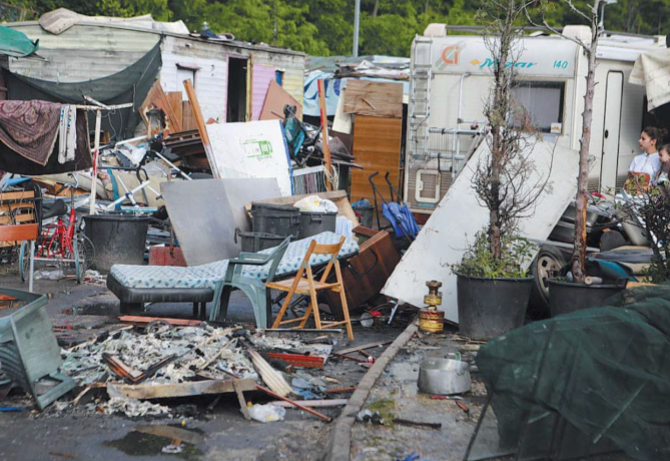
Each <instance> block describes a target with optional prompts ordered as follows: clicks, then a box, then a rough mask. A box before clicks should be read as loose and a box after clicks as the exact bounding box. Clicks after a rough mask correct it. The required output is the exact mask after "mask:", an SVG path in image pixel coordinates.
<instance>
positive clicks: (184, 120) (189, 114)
mask: <svg viewBox="0 0 670 461" xmlns="http://www.w3.org/2000/svg"><path fill="white" fill-rule="evenodd" d="M181 107H182V113H181V129H182V130H184V131H191V130H197V129H198V125H196V124H195V118H194V117H193V111H192V110H191V103H190V102H188V101H182V106H181Z"/></svg>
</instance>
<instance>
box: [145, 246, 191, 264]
mask: <svg viewBox="0 0 670 461" xmlns="http://www.w3.org/2000/svg"><path fill="white" fill-rule="evenodd" d="M149 265H150V266H173V267H186V266H187V264H186V260H185V259H184V254H183V253H182V251H181V248H179V247H160V246H154V247H151V248H149Z"/></svg>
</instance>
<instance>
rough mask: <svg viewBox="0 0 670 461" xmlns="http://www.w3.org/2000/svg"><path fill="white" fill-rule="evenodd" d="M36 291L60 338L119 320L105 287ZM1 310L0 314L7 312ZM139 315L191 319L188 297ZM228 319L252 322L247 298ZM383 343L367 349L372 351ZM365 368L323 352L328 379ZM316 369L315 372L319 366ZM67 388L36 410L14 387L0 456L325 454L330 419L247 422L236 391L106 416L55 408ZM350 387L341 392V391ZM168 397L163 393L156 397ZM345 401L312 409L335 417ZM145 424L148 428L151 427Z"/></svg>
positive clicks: (378, 336) (12, 277)
mask: <svg viewBox="0 0 670 461" xmlns="http://www.w3.org/2000/svg"><path fill="white" fill-rule="evenodd" d="M0 285H1V286H5V287H13V288H19V289H26V286H25V285H22V284H21V282H20V280H19V278H18V276H17V275H16V274H14V273H13V272H12V271H8V270H7V269H6V268H5V269H4V273H3V274H2V275H0ZM35 291H36V292H39V293H45V294H48V295H49V296H50V297H51V299H50V301H49V304H48V305H47V311H48V313H49V316H50V318H51V319H52V321H53V323H54V325H56V326H58V327H60V328H59V329H58V333H57V336H58V337H59V341H61V342H62V343H63V344H66V345H67V344H76V343H78V342H80V341H84V340H86V339H87V338H89V337H91V336H92V335H94V334H99V333H101V332H103V331H105V330H106V329H109V328H112V327H113V326H114V325H116V324H118V319H117V317H118V315H119V306H118V301H117V299H116V297H115V296H114V295H113V294H111V293H110V292H108V290H107V289H106V288H105V287H104V286H93V285H77V284H75V283H74V282H71V281H59V282H55V281H48V280H39V281H36V283H35ZM11 312H12V311H11V310H10V309H4V310H0V316H5V315H8V314H10V313H11ZM145 315H150V316H154V317H176V318H190V317H191V315H192V309H191V306H190V305H188V304H162V305H152V306H150V307H149V308H148V309H147V312H146V313H145ZM229 315H230V318H231V321H234V322H236V323H237V322H242V323H247V324H250V323H251V322H253V313H252V311H251V305H250V303H249V302H248V301H247V300H246V298H244V296H243V295H240V294H239V293H237V294H234V295H233V298H232V299H231V306H230V308H229ZM405 326H406V324H397V325H394V326H393V327H388V326H375V327H373V328H367V329H366V328H363V327H361V326H360V325H356V326H355V327H354V328H355V335H356V341H354V342H353V343H349V342H348V341H347V340H346V339H344V340H343V341H342V342H341V344H339V345H338V346H336V349H337V347H347V346H348V345H349V344H351V345H357V344H364V343H369V342H373V341H381V340H386V339H388V340H392V339H394V338H395V337H396V336H397V335H398V334H399V333H400V332H402V330H403V329H404V327H405ZM382 351H383V348H376V349H372V350H369V351H368V352H369V353H370V354H371V355H374V356H379V355H380V354H381V353H382ZM366 371H367V368H366V367H364V366H362V365H361V364H359V363H357V362H353V361H349V360H343V359H335V360H332V359H331V360H329V361H328V363H327V364H326V367H325V368H324V370H323V374H324V375H327V376H329V377H332V378H335V379H337V380H338V383H337V384H332V385H331V386H333V387H338V388H344V387H350V386H356V384H357V383H358V382H359V381H360V379H361V378H362V377H363V375H364V374H365V372H366ZM313 374H315V375H316V374H317V373H316V372H315V373H313ZM73 395H74V393H72V394H71V395H68V396H67V397H66V398H63V399H61V400H60V401H59V403H56V404H54V405H52V406H51V407H49V408H48V409H47V410H46V411H45V412H44V413H41V414H40V413H36V412H34V411H33V408H32V403H31V401H30V400H29V399H28V398H26V397H25V394H23V393H22V392H20V391H18V392H17V391H16V390H15V391H13V393H12V394H10V396H8V398H7V399H5V400H3V402H2V406H3V407H7V406H18V407H21V408H22V409H21V411H17V412H0V460H34V461H38V460H67V459H75V460H125V459H135V458H136V459H142V460H154V459H155V460H159V459H160V460H163V459H165V460H167V459H184V460H267V461H269V460H296V461H306V460H317V459H319V458H321V457H322V456H323V454H324V450H325V447H326V444H327V441H328V437H329V435H330V430H331V428H332V424H328V423H326V422H324V421H322V420H320V419H318V418H316V417H314V416H312V415H309V414H307V413H304V412H301V411H299V410H293V409H287V412H286V419H285V420H284V421H281V422H275V423H267V424H263V423H259V422H254V421H251V422H249V421H246V420H245V419H244V418H243V417H242V414H241V412H240V409H239V404H238V401H237V399H236V398H235V397H234V396H233V395H223V397H222V398H221V399H220V401H219V402H218V403H217V404H216V406H214V408H212V409H209V408H208V407H209V406H210V405H211V404H212V403H213V401H214V399H215V398H214V397H212V396H207V397H205V396H203V397H199V398H182V399H172V400H170V401H167V404H168V405H169V406H170V407H171V408H172V410H173V412H172V413H173V414H172V415H171V417H170V418H166V417H144V418H128V417H126V416H122V415H106V414H100V413H96V412H95V411H91V410H86V409H85V405H84V402H82V405H81V407H83V408H81V407H80V408H77V409H73V408H71V407H69V408H65V409H62V408H60V407H62V406H66V405H65V403H62V404H61V403H60V402H67V401H71V400H72V398H73ZM349 395H350V394H342V395H338V396H337V397H338V398H347V397H348V396H349ZM245 396H246V398H247V400H248V401H251V402H253V403H263V402H266V401H268V398H267V396H266V395H265V394H262V393H259V392H248V393H245ZM161 403H166V401H161ZM342 408H343V407H337V408H322V409H319V411H320V412H321V413H323V414H325V415H327V416H330V417H333V418H336V417H337V416H338V415H339V412H340V411H341V410H342ZM148 426H151V427H148ZM175 437H178V438H179V439H180V440H181V445H182V451H181V453H178V454H165V453H163V452H162V450H163V448H164V447H166V446H168V445H170V444H171V443H172V440H173V439H174V438H175Z"/></svg>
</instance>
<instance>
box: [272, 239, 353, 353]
mask: <svg viewBox="0 0 670 461" xmlns="http://www.w3.org/2000/svg"><path fill="white" fill-rule="evenodd" d="M344 241H345V238H344V237H342V238H341V239H340V242H339V243H337V244H333V245H322V244H318V243H316V240H312V243H311V244H310V246H309V249H308V250H307V254H306V255H305V258H304V259H303V260H302V263H301V264H300V269H299V270H298V273H297V274H296V276H295V277H293V278H290V279H286V280H282V281H280V282H271V283H267V284H266V285H265V286H266V287H267V288H268V289H273V290H278V291H285V292H287V295H286V299H285V300H284V303H283V304H282V307H281V310H280V311H279V314H278V315H277V318H276V319H275V321H274V324H273V325H272V328H279V327H280V326H281V325H286V324H291V323H298V322H299V325H298V326H297V327H294V328H304V327H305V325H306V324H307V320H309V317H310V316H311V315H314V323H315V324H316V329H317V330H321V329H325V328H332V327H334V326H337V325H346V328H347V335H348V336H349V340H350V341H353V340H354V332H353V329H352V327H351V318H350V317H349V307H348V304H347V296H346V293H345V291H344V282H343V281H342V270H341V268H340V263H339V261H338V259H337V255H338V254H339V252H340V249H341V248H342V245H343V244H344ZM312 254H323V255H330V256H331V259H330V261H329V262H328V265H327V266H326V269H325V270H324V271H323V274H322V275H321V279H320V280H318V281H316V280H314V274H313V273H312V267H311V265H310V264H309V260H310V258H311V256H312ZM333 268H334V269H335V281H334V282H327V281H326V280H327V279H328V276H329V275H330V273H331V271H332V270H333ZM323 290H328V291H333V292H335V293H339V295H340V300H341V303H342V314H343V316H344V320H341V321H337V322H322V321H321V314H320V312H319V303H318V300H317V293H318V292H319V291H323ZM295 294H298V295H307V296H309V298H310V303H309V306H308V307H307V311H305V315H303V316H302V317H299V318H296V319H291V320H284V321H282V319H283V318H284V315H285V314H286V310H287V309H288V307H289V305H290V304H291V299H292V298H293V295H295Z"/></svg>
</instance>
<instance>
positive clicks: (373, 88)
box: [344, 79, 402, 118]
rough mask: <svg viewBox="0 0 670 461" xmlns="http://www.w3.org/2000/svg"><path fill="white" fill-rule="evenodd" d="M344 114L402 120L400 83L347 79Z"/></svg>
mask: <svg viewBox="0 0 670 461" xmlns="http://www.w3.org/2000/svg"><path fill="white" fill-rule="evenodd" d="M344 113H345V114H360V115H374V116H376V117H396V118H402V83H380V82H370V81H367V80H356V79H349V80H348V81H347V91H346V93H345V97H344Z"/></svg>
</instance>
